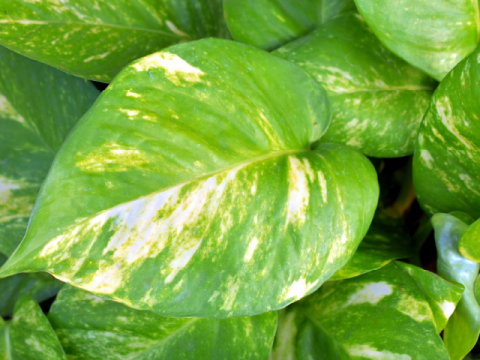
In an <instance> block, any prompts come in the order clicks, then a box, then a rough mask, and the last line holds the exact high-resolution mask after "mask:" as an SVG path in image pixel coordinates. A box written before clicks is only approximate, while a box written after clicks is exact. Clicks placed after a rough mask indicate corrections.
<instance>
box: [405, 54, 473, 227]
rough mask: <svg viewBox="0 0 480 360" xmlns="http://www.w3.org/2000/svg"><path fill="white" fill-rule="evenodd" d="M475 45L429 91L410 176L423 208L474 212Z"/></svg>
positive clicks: (436, 210)
mask: <svg viewBox="0 0 480 360" xmlns="http://www.w3.org/2000/svg"><path fill="white" fill-rule="evenodd" d="M479 98H480V47H479V48H478V49H477V50H475V52H474V53H473V54H471V55H470V56H469V57H468V58H466V59H465V60H463V61H462V62H461V63H460V64H458V65H457V66H456V67H455V69H453V70H452V71H451V72H450V74H448V75H447V76H446V77H445V79H444V80H443V81H442V83H441V84H440V86H439V87H438V89H437V90H436V91H435V93H434V95H433V97H432V101H431V103H430V107H429V108H428V111H427V113H426V114H425V119H424V120H423V123H422V126H421V127H420V132H419V136H418V144H417V147H416V149H415V156H414V161H413V180H414V183H415V191H416V193H417V197H418V200H419V202H420V204H421V205H422V207H423V208H424V209H425V211H426V212H429V213H431V214H434V213H438V212H450V211H463V212H465V213H467V214H469V215H471V216H472V217H474V218H475V219H477V218H479V217H480V182H479V181H478V179H479V176H480V164H479V162H478V154H479V151H480V131H479V127H480V118H479V116H478V114H479V113H480V103H479V102H478V99H479Z"/></svg>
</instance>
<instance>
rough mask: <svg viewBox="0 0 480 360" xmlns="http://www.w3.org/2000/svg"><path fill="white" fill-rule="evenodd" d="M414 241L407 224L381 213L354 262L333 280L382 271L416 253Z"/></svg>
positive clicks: (377, 214) (353, 258) (350, 262)
mask: <svg viewBox="0 0 480 360" xmlns="http://www.w3.org/2000/svg"><path fill="white" fill-rule="evenodd" d="M411 248H412V240H411V239H410V238H409V236H408V234H407V233H406V231H405V229H404V225H403V221H402V220H401V219H399V218H394V217H392V216H390V215H389V214H388V212H387V211H381V210H377V212H376V214H375V217H374V218H373V221H372V225H370V229H368V232H367V235H365V237H364V239H363V240H362V242H361V243H360V246H359V247H358V249H357V251H356V252H355V254H354V255H353V257H352V259H351V260H350V261H349V262H348V263H347V265H345V266H344V267H343V268H342V269H340V270H338V271H337V272H336V273H335V274H334V275H333V276H332V277H331V278H330V279H329V280H342V279H348V278H352V277H355V276H358V275H362V274H364V273H367V272H369V271H372V270H376V269H380V268H381V267H383V266H385V265H387V264H388V263H389V262H391V261H392V260H395V259H403V258H407V257H409V256H410V255H411V254H412V250H411Z"/></svg>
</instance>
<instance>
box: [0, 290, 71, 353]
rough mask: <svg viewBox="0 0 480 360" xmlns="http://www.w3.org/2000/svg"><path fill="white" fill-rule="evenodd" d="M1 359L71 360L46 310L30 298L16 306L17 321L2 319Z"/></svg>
mask: <svg viewBox="0 0 480 360" xmlns="http://www.w3.org/2000/svg"><path fill="white" fill-rule="evenodd" d="M0 322H1V323H2V324H0V339H1V340H0V358H1V359H6V360H7V359H8V360H26V359H35V360H67V357H66V356H65V352H64V351H63V349H62V347H61V345H60V342H59V341H58V338H57V336H56V335H55V332H54V331H53V329H52V327H51V326H50V323H49V322H48V320H47V318H46V317H45V315H44V314H43V312H42V309H40V307H39V306H38V305H37V303H36V302H35V301H34V300H33V299H32V298H30V297H28V296H24V297H22V298H21V299H20V300H19V301H18V302H17V304H16V305H15V310H14V314H13V318H12V320H11V321H9V322H7V323H5V322H3V320H2V319H1V318H0Z"/></svg>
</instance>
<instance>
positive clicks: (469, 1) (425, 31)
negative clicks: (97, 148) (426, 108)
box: [355, 0, 480, 80]
mask: <svg viewBox="0 0 480 360" xmlns="http://www.w3.org/2000/svg"><path fill="white" fill-rule="evenodd" d="M355 3H356V4H357V7H358V11H359V12H360V14H362V15H363V16H364V17H365V20H366V21H367V23H368V25H369V26H370V27H371V28H372V30H373V32H374V33H375V35H376V36H378V38H379V39H380V40H381V41H382V42H383V43H384V44H385V45H386V46H387V47H388V48H389V49H390V50H392V51H393V52H394V53H395V54H397V55H398V56H400V57H401V58H403V59H405V60H407V61H408V62H409V63H410V64H412V65H413V66H416V67H418V68H419V69H422V70H423V71H425V72H426V73H427V74H430V75H431V76H433V77H434V78H436V79H437V80H441V79H442V78H443V77H444V76H445V75H446V74H447V73H448V72H449V71H450V70H451V69H452V68H453V67H454V66H455V65H456V64H457V63H458V62H459V61H461V60H462V59H463V58H464V57H465V56H467V55H468V54H469V53H471V52H472V51H473V50H474V49H475V47H476V46H477V42H478V41H479V39H480V12H479V5H478V0H457V1H450V0H437V1H435V2H433V3H432V2H431V1H429V0H397V1H391V0H355ZM379 9H382V11H379Z"/></svg>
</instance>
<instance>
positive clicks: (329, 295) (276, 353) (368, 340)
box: [271, 262, 458, 360]
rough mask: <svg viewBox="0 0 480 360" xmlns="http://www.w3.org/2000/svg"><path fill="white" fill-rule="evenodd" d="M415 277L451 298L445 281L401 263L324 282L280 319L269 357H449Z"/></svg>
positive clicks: (274, 359)
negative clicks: (432, 283) (430, 283)
mask: <svg viewBox="0 0 480 360" xmlns="http://www.w3.org/2000/svg"><path fill="white" fill-rule="evenodd" d="M419 280H420V282H421V283H422V284H423V285H427V286H428V287H430V289H428V291H429V295H431V293H430V290H431V289H432V288H436V290H438V291H440V292H439V293H438V294H436V295H435V296H437V299H440V298H441V297H442V295H446V296H447V297H449V298H450V295H451V285H450V284H448V283H447V282H446V281H444V280H443V279H441V278H439V277H438V276H436V275H434V274H431V273H429V272H427V271H424V270H422V269H419V268H418V269H417V268H414V267H413V266H411V265H407V264H401V263H399V262H392V263H390V264H388V265H386V266H385V267H383V268H381V269H379V270H375V271H372V272H369V273H367V274H364V275H361V276H358V277H355V278H353V279H347V280H341V281H332V282H327V283H325V284H324V285H323V286H322V287H321V288H320V289H319V290H318V291H317V292H315V293H314V294H312V295H311V296H309V297H307V298H306V299H304V300H302V301H300V302H298V303H296V304H294V305H292V306H290V307H288V308H287V309H286V311H285V312H284V313H283V314H282V316H280V317H279V329H278V332H277V338H276V339H275V343H274V347H273V350H272V354H271V359H272V360H277V359H279V360H280V359H282V360H283V359H292V360H294V359H298V360H300V359H316V360H331V359H345V360H347V359H348V360H351V359H358V360H360V359H402V360H403V359H405V360H409V359H415V360H431V359H435V360H448V359H449V357H448V353H447V351H446V349H445V346H444V345H443V343H442V339H441V338H440V336H439V335H438V333H437V328H436V326H435V316H434V314H433V313H432V310H431V308H430V306H429V301H428V300H427V296H426V294H425V292H424V290H425V288H424V287H423V286H421V287H419V286H418V284H419ZM430 281H433V282H434V284H435V285H434V286H432V285H428V283H429V282H430ZM457 299H458V297H457ZM418 344H421V346H418Z"/></svg>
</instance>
